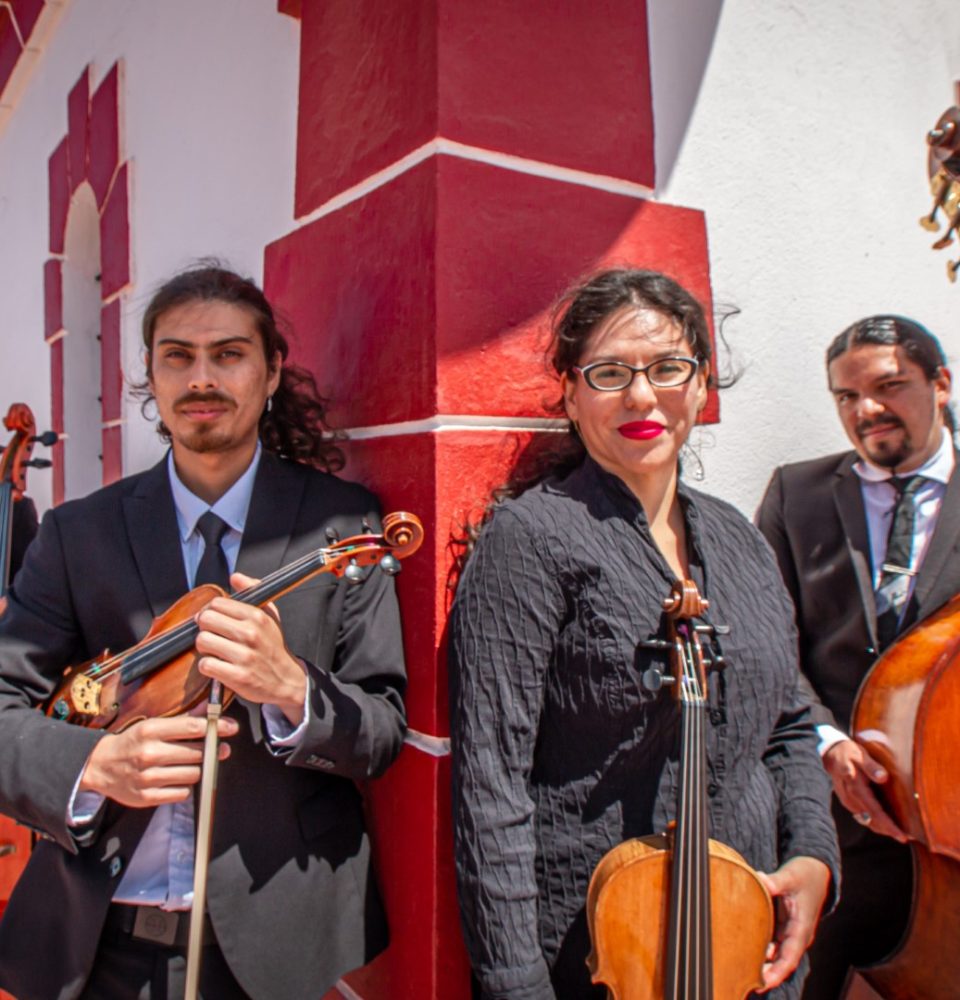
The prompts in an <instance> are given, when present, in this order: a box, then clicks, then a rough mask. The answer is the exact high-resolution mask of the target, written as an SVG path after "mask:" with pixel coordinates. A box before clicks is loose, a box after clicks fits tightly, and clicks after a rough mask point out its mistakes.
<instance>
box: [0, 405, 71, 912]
mask: <svg viewBox="0 0 960 1000" xmlns="http://www.w3.org/2000/svg"><path fill="white" fill-rule="evenodd" d="M3 424H4V426H5V427H6V429H7V430H8V431H11V432H12V434H13V436H12V437H11V438H10V441H9V442H8V443H7V446H6V447H5V448H4V449H3V454H2V455H0V611H2V609H3V607H4V606H5V604H6V596H5V595H6V593H7V589H8V588H9V586H10V557H11V554H12V552H13V507H14V504H15V503H16V502H18V501H20V500H22V499H23V495H24V493H25V492H26V488H27V469H28V468H29V467H30V466H34V467H36V468H47V467H49V466H50V464H51V463H50V461H49V460H47V459H45V458H32V457H31V456H32V455H33V448H34V445H35V444H37V443H38V442H39V443H40V444H44V445H47V446H49V445H52V444H55V443H56V441H57V435H56V434H55V433H54V432H53V431H46V432H45V433H43V434H41V435H39V436H38V435H37V425H36V422H35V420H34V418H33V413H32V412H31V410H30V407H29V406H27V405H26V403H14V404H13V405H12V406H10V408H9V409H8V410H7V415H6V417H4V420H3ZM29 853H30V833H29V831H28V830H26V829H25V828H24V827H21V826H18V825H17V824H16V823H14V821H13V820H12V819H8V818H7V817H6V816H0V912H2V911H3V909H4V907H5V905H6V900H7V899H9V898H10V893H11V892H12V891H13V887H14V884H15V883H16V881H17V879H18V878H19V877H20V873H21V872H22V871H23V868H24V866H25V865H26V862H27V856H28V855H29Z"/></svg>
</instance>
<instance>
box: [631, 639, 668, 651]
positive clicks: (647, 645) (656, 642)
mask: <svg viewBox="0 0 960 1000" xmlns="http://www.w3.org/2000/svg"><path fill="white" fill-rule="evenodd" d="M637 645H639V646H642V647H643V648H644V649H670V648H671V647H670V643H669V642H667V641H666V640H665V639H641V640H640V642H639V643H638V644H637Z"/></svg>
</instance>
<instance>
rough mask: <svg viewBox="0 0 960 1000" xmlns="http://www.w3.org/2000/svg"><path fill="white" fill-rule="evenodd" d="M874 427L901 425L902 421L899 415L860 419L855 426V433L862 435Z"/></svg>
mask: <svg viewBox="0 0 960 1000" xmlns="http://www.w3.org/2000/svg"><path fill="white" fill-rule="evenodd" d="M876 427H901V428H902V427H903V421H902V420H900V418H899V417H878V418H877V419H875V420H861V421H860V422H859V423H858V424H857V426H856V431H857V434H859V435H863V434H866V433H867V432H868V431H872V430H873V429H874V428H876Z"/></svg>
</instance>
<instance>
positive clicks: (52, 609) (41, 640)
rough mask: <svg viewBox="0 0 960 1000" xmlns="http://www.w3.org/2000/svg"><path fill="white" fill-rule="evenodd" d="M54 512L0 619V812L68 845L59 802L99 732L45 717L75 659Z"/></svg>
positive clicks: (72, 845) (78, 645) (76, 638)
mask: <svg viewBox="0 0 960 1000" xmlns="http://www.w3.org/2000/svg"><path fill="white" fill-rule="evenodd" d="M82 654H83V646H82V642H81V638H80V635H79V633H78V628H77V623H76V618H75V616H74V614H73V596H72V595H71V593H70V587H69V583H68V579H67V574H66V572H65V568H64V557H63V548H62V543H61V535H60V526H59V523H58V520H57V517H56V513H55V512H51V513H48V514H47V515H46V517H44V519H43V524H42V525H41V527H40V531H39V534H38V535H37V537H36V540H35V542H34V543H33V544H32V545H31V547H30V549H29V551H28V553H27V557H26V559H25V561H24V565H23V567H22V569H21V572H20V574H19V575H18V577H17V579H16V581H15V584H14V587H13V588H12V590H11V592H10V594H9V602H8V605H7V609H6V612H5V613H4V615H3V616H2V618H0V745H2V746H3V753H2V754H0V811H2V812H4V813H6V814H7V815H9V816H12V817H13V818H14V819H16V820H18V821H19V822H21V823H24V824H26V825H28V826H31V827H33V828H35V829H38V830H41V831H43V832H44V833H46V834H48V835H50V836H51V837H53V838H54V839H55V840H56V841H57V842H58V843H60V844H61V845H62V846H63V847H65V848H67V849H68V850H71V851H75V850H76V847H77V842H76V841H75V839H74V836H73V834H72V832H71V831H70V830H69V829H68V828H67V825H66V816H67V805H68V802H69V800H70V796H71V794H72V792H73V788H74V785H75V784H76V780H77V778H78V777H79V775H80V773H81V771H82V770H83V768H84V766H85V764H86V761H87V757H88V756H89V755H90V751H91V750H92V749H93V746H94V744H95V743H96V742H97V740H99V739H100V738H101V737H102V736H103V735H104V734H103V732H99V731H93V730H89V729H85V728H84V727H82V726H75V725H69V724H67V723H64V722H59V721H57V720H55V719H51V718H48V717H47V716H46V715H44V714H43V712H41V711H38V710H37V707H36V706H37V705H38V704H40V703H42V702H43V701H45V700H46V699H47V698H49V696H50V694H51V693H52V691H53V690H54V688H55V685H56V683H57V681H58V680H59V679H60V676H61V674H62V672H63V669H64V667H65V666H67V665H69V664H71V663H75V662H76V661H77V660H78V659H81V658H82Z"/></svg>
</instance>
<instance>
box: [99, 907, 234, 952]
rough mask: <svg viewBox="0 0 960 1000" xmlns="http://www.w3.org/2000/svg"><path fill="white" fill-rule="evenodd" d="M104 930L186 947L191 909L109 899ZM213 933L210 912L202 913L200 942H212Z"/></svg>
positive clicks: (170, 946) (172, 945)
mask: <svg viewBox="0 0 960 1000" xmlns="http://www.w3.org/2000/svg"><path fill="white" fill-rule="evenodd" d="M103 932H104V933H105V934H113V935H127V936H129V937H131V938H133V939H134V940H135V941H147V942H149V943H150V944H155V945H157V946H159V947H163V948H181V949H183V948H186V947H187V945H188V944H189V941H190V911H189V910H161V909H160V907H159V906H135V905H132V904H128V903H111V904H110V907H109V909H108V910H107V919H106V921H105V922H104V925H103ZM215 941H216V937H215V936H214V933H213V924H211V922H210V915H209V914H208V913H204V915H203V931H202V933H201V936H200V943H201V944H202V945H204V946H206V945H208V944H213V943H214V942H215Z"/></svg>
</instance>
